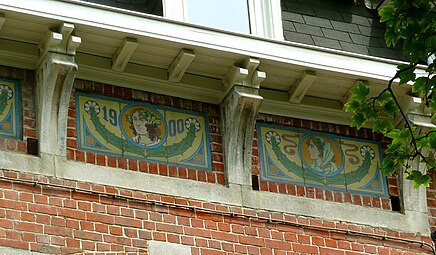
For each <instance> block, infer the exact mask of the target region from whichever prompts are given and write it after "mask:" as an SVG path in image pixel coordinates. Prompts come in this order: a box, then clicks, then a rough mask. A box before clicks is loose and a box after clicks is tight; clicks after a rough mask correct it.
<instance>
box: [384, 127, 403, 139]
mask: <svg viewBox="0 0 436 255" xmlns="http://www.w3.org/2000/svg"><path fill="white" fill-rule="evenodd" d="M400 132H401V130H399V129H392V130H391V132H389V133H387V134H386V136H387V137H389V138H392V139H395V138H397V137H399V136H400Z"/></svg>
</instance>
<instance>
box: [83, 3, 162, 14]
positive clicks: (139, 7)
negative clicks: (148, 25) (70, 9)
mask: <svg viewBox="0 0 436 255" xmlns="http://www.w3.org/2000/svg"><path fill="white" fill-rule="evenodd" d="M82 1H84V2H90V3H95V4H101V5H106V6H111V7H117V8H120V9H125V10H130V11H135V12H142V13H147V14H153V15H158V16H163V9H162V0H82Z"/></svg>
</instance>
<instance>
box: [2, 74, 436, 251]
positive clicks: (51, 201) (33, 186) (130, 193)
mask: <svg viewBox="0 0 436 255" xmlns="http://www.w3.org/2000/svg"><path fill="white" fill-rule="evenodd" d="M0 77H4V78H8V79H17V80H20V84H21V86H22V92H23V93H22V95H23V118H24V120H23V123H24V132H23V133H24V138H23V140H22V141H16V140H11V141H12V142H11V141H10V140H0V141H1V142H0V145H1V146H2V147H1V148H0V150H12V151H16V152H18V153H25V152H26V147H27V143H26V141H27V138H35V112H34V109H35V105H34V104H35V102H34V101H33V98H34V94H35V92H34V72H32V71H27V70H20V69H15V68H9V67H8V68H6V67H0ZM75 87H76V90H80V91H85V92H90V93H96V94H104V95H109V96H114V97H119V98H123V99H131V100H137V101H141V102H147V103H150V104H163V105H166V106H172V107H177V108H181V109H186V110H191V111H198V112H203V113H207V114H209V124H210V127H209V130H210V132H211V136H212V137H214V138H212V145H213V146H212V148H213V159H214V168H213V169H214V170H213V172H212V173H205V175H203V173H204V171H197V170H192V171H189V169H188V170H187V173H188V174H187V175H180V173H181V172H182V171H183V170H180V169H178V168H176V171H174V170H173V171H171V168H170V167H167V166H156V168H157V172H154V171H150V170H151V169H154V167H151V166H152V164H148V163H147V162H142V161H133V163H132V162H130V160H127V161H126V162H125V163H124V161H122V160H121V161H120V159H118V158H117V159H115V164H113V161H111V160H109V158H108V157H106V156H102V155H97V154H94V155H88V154H87V153H84V152H80V151H78V150H77V144H76V132H75V109H74V107H75V102H74V99H75V97H74V95H72V98H71V104H70V108H69V119H68V155H67V156H68V159H69V160H76V161H80V162H87V163H88V164H97V165H103V166H108V167H110V168H108V170H113V168H119V169H117V171H143V172H148V173H152V174H160V175H165V176H171V177H176V178H181V179H183V178H189V179H193V180H198V181H206V182H211V183H219V184H224V173H223V163H222V149H221V134H220V126H219V108H218V106H215V105H208V104H204V103H198V102H193V101H189V100H181V99H177V98H173V97H167V96H162V95H157V94H153V93H145V92H140V91H135V90H132V89H126V88H120V87H114V86H109V85H105V84H100V83H94V82H88V81H82V80H77V82H76V84H75ZM259 120H260V121H266V122H271V123H276V124H281V125H288V126H293V127H304V128H309V129H313V130H318V131H323V132H331V133H336V134H341V135H348V136H354V137H361V138H373V139H380V137H378V136H376V135H375V136H374V135H373V134H371V133H370V132H368V130H360V131H356V130H353V129H350V128H348V127H345V126H339V125H330V124H325V123H318V122H311V121H303V120H298V119H291V118H284V117H275V116H270V115H263V114H261V115H260V116H259ZM255 137H257V136H255ZM8 144H10V145H8ZM12 144H14V146H12ZM20 144H21V145H20ZM20 148H21V149H20ZM256 150H257V143H256V140H255V141H254V148H253V152H254V154H255V156H254V157H253V163H254V165H253V173H255V174H258V173H259V172H258V171H259V166H258V164H256V162H257V161H256V157H258V154H256ZM256 155H257V156H256ZM102 158H104V160H102ZM110 162H112V163H110ZM120 162H121V164H120ZM144 165H145V166H146V167H144ZM84 168H85V166H84ZM111 168H112V169H111ZM120 168H121V169H120ZM161 169H167V171H162V172H161V171H160V170H161ZM17 170H19V171H11V170H7V169H0V247H11V248H17V249H22V250H29V251H34V252H42V253H46V254H71V253H77V254H148V242H149V241H151V240H153V241H161V242H169V243H174V244H180V245H185V246H188V247H189V248H190V250H191V254H194V255H215V254H217V255H221V254H260V255H272V254H274V255H279V254H288V255H297V254H298V255H300V254H329V255H335V254H341V255H354V254H360V255H362V254H380V255H382V254H384V255H386V254H391V255H392V254H405V255H412V254H432V252H431V244H432V242H431V240H430V238H428V237H420V236H415V235H413V234H409V233H402V232H397V231H393V230H387V229H381V228H374V227H369V226H365V225H357V224H352V223H346V222H341V221H333V220H325V219H321V218H310V217H303V216H301V215H292V214H283V213H278V212H273V211H265V210H261V209H257V210H255V209H252V208H246V207H240V206H233V205H228V204H219V203H210V202H206V201H199V200H193V199H186V198H182V197H177V196H176V197H174V196H166V195H159V194H154V193H147V192H142V191H137V190H130V189H122V188H118V187H113V186H107V185H100V184H95V183H87V182H79V181H72V180H68V179H60V178H56V177H51V176H45V175H40V174H31V173H26V169H17ZM193 171H194V172H195V175H194V174H192V172H193ZM256 171H257V172H256ZM176 173H177V174H176ZM189 173H191V175H189ZM209 175H211V177H209ZM212 180H213V181H212ZM389 182H390V184H391V186H392V191H395V190H396V186H395V183H396V182H395V180H394V179H390V181H389ZM180 183H181V185H182V184H183V180H180ZM268 185H271V187H275V189H276V192H280V191H281V189H280V186H279V185H278V184H274V183H267V187H268V189H267V190H268V191H274V190H273V189H274V188H269V186H268ZM264 186H265V184H264V183H261V187H264ZM287 188H288V187H286V189H287ZM289 190H290V189H287V190H286V192H284V193H289V192H288V191H289ZM300 190H301V188H300ZM303 190H304V194H303V195H302V196H306V197H310V196H311V195H310V194H311V192H312V191H310V190H308V189H307V188H304V187H303ZM432 192H434V189H433V187H432V189H431V190H429V194H433V193H432ZM313 194H315V195H314V196H315V197H316V194H317V190H313ZM296 195H299V194H296ZM336 196H338V195H335V193H333V194H332V198H331V199H333V200H334V199H335V197H336ZM341 196H343V199H342V200H341V201H338V202H349V201H346V200H345V198H346V196H347V195H346V194H341ZM316 198H319V199H324V200H329V199H330V198H329V197H328V195H327V193H326V192H325V191H323V193H322V197H316ZM433 198H434V196H429V206H430V207H429V210H430V213H431V214H432V212H433V210H434V205H433V203H432V199H433ZM351 199H354V197H352V198H351ZM362 201H363V198H362ZM352 202H353V201H352ZM432 215H433V214H432ZM430 221H431V223H432V225H434V224H433V223H434V221H433V220H432V219H430ZM151 255H153V254H151Z"/></svg>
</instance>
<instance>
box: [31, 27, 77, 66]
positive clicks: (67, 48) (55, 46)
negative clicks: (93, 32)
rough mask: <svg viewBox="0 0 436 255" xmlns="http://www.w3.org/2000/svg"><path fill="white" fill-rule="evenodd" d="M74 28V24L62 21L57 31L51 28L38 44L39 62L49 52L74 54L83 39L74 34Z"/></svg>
mask: <svg viewBox="0 0 436 255" xmlns="http://www.w3.org/2000/svg"><path fill="white" fill-rule="evenodd" d="M73 30H74V25H73V24H70V23H62V24H61V25H60V26H59V28H58V29H57V31H52V30H49V31H48V32H47V34H46V36H45V38H44V39H43V40H42V41H41V43H40V44H39V46H38V49H39V62H41V61H42V60H43V58H44V57H45V55H46V54H47V53H48V52H55V53H60V54H65V55H71V56H74V55H75V54H76V50H77V48H78V47H79V46H80V43H81V42H82V39H81V38H80V37H78V36H74V35H73V34H72V33H73Z"/></svg>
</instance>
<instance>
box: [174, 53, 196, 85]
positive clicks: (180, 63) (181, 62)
mask: <svg viewBox="0 0 436 255" xmlns="http://www.w3.org/2000/svg"><path fill="white" fill-rule="evenodd" d="M194 58H195V53H194V51H192V50H187V49H183V50H181V51H180V52H179V54H178V55H177V57H176V58H175V59H174V61H173V63H172V64H171V65H170V67H169V68H168V80H169V81H171V82H179V81H180V80H182V78H183V75H185V72H186V70H188V68H189V65H191V63H192V61H193V60H194Z"/></svg>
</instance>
